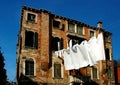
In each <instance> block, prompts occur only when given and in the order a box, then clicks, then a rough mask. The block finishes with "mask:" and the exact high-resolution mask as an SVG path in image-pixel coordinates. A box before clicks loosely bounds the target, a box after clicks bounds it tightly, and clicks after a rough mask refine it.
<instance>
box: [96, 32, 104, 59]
mask: <svg viewBox="0 0 120 85" xmlns="http://www.w3.org/2000/svg"><path fill="white" fill-rule="evenodd" d="M97 44H98V45H99V56H98V57H97V61H99V60H105V49H104V42H103V34H102V33H100V34H98V37H97Z"/></svg>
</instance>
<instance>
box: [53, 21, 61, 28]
mask: <svg viewBox="0 0 120 85" xmlns="http://www.w3.org/2000/svg"><path fill="white" fill-rule="evenodd" d="M53 27H54V28H59V27H60V22H59V21H55V20H54V21H53Z"/></svg>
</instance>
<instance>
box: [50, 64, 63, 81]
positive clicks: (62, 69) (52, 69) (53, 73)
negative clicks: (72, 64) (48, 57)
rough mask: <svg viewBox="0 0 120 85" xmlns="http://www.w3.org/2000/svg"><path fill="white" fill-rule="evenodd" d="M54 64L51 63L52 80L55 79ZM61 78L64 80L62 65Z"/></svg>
mask: <svg viewBox="0 0 120 85" xmlns="http://www.w3.org/2000/svg"><path fill="white" fill-rule="evenodd" d="M55 63H56V62H53V63H52V78H53V79H55V76H54V64H55ZM58 64H61V63H58ZM61 78H64V66H63V64H61Z"/></svg>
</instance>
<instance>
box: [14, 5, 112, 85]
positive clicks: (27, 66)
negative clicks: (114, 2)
mask: <svg viewBox="0 0 120 85" xmlns="http://www.w3.org/2000/svg"><path fill="white" fill-rule="evenodd" d="M99 32H103V34H104V46H105V53H106V60H102V61H100V62H98V64H95V65H94V66H88V67H85V68H81V69H79V70H70V71H67V70H65V67H64V59H63V58H59V57H56V55H55V51H57V50H61V49H66V48H67V47H68V42H69V40H70V39H72V40H73V44H75V43H78V44H80V43H81V42H82V41H83V40H89V39H90V38H91V37H92V36H97V35H98V33H99ZM81 63H82V62H81ZM113 68H114V66H113V56H112V41H111V33H110V32H107V31H105V30H104V29H103V27H102V22H98V23H97V27H93V26H90V25H88V24H85V23H82V22H80V21H77V20H73V19H69V18H66V17H62V16H59V15H55V14H52V13H51V12H49V11H47V10H44V9H40V10H39V9H34V8H30V7H26V6H24V7H23V8H22V14H21V23H20V31H19V34H18V43H17V68H16V69H17V84H18V85H44V84H45V85H47V84H50V85H54V84H55V85H70V84H71V85H74V84H80V83H82V84H86V85H89V84H90V83H95V84H96V85H97V84H101V85H108V84H109V85H113V84H114V75H113V74H114V69H113ZM88 83H89V84H88ZM92 85H93V84H92Z"/></svg>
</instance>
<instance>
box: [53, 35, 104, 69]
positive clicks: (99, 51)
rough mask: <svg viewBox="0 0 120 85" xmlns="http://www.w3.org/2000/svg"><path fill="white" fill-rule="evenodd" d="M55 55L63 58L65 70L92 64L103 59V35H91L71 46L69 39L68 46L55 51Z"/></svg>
mask: <svg viewBox="0 0 120 85" xmlns="http://www.w3.org/2000/svg"><path fill="white" fill-rule="evenodd" d="M55 54H56V56H59V57H62V56H63V58H64V65H65V69H66V70H73V69H80V68H83V67H86V66H88V65H90V66H93V65H94V64H97V63H98V61H100V60H105V52H104V44H103V35H102V33H100V34H98V37H97V38H96V37H92V38H90V40H89V41H86V40H84V41H82V42H81V43H80V44H75V45H73V46H72V40H70V41H69V48H68V49H62V50H59V51H55Z"/></svg>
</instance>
